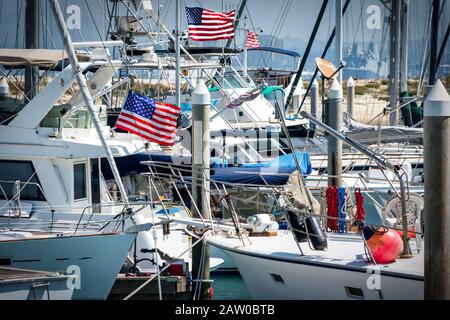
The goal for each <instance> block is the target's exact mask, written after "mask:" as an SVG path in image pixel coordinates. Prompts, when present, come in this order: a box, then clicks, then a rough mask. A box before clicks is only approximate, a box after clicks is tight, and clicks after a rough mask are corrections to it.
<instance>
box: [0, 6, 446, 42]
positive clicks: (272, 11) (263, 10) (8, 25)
mask: <svg viewBox="0 0 450 320" xmlns="http://www.w3.org/2000/svg"><path fill="white" fill-rule="evenodd" d="M106 1H109V0H89V1H88V3H89V8H90V9H91V11H92V12H93V15H94V17H95V19H96V21H97V24H98V25H99V27H100V29H101V30H100V31H103V29H104V28H105V25H106V24H107V23H106V21H107V20H106V9H103V10H102V9H101V7H102V6H103V7H105V2H106ZM40 2H41V7H42V8H43V9H45V8H48V3H47V1H46V0H40ZM334 2H335V1H333V0H330V4H329V5H328V9H327V12H326V14H325V19H324V21H323V23H322V25H321V28H320V31H319V34H318V39H322V40H325V39H327V38H328V36H329V34H330V30H332V28H333V27H334V10H335V9H334ZM342 2H343V3H344V2H345V0H343V1H342ZM430 2H431V0H410V11H411V12H410V18H411V23H410V28H409V31H410V38H412V39H423V37H424V30H425V27H426V21H427V19H428V17H427V12H428V7H429V5H430ZM24 3H25V0H17V1H11V0H0V6H1V10H0V26H1V28H0V41H1V40H3V41H5V40H6V43H11V40H12V39H15V37H16V35H15V33H16V30H17V25H19V30H20V29H22V26H23V18H22V21H20V22H19V24H18V23H17V9H19V10H20V12H21V13H22V14H23V12H24ZM60 3H61V5H62V6H63V7H67V6H68V5H71V4H77V5H79V6H80V7H81V10H82V17H83V24H82V29H81V33H82V34H84V35H85V37H88V38H89V37H90V38H92V37H96V36H97V32H96V31H95V29H94V28H93V24H92V18H91V16H90V14H89V11H88V10H87V6H86V3H85V0H60ZM152 3H153V7H154V8H155V9H156V8H157V7H158V5H162V6H163V9H162V16H163V17H164V18H165V21H166V23H167V25H168V26H170V27H173V26H174V16H175V5H174V4H175V0H153V1H152ZM181 3H182V6H184V5H186V6H201V7H205V8H209V9H212V10H216V11H221V10H222V9H223V10H230V9H231V8H236V7H237V5H238V3H239V1H238V0H223V1H221V0H182V1H181ZM288 3H290V6H288V10H286V15H284V23H282V24H280V23H279V21H280V17H281V16H282V14H281V12H280V11H281V10H282V9H283V8H286V4H288ZM321 3H322V1H320V0H278V1H275V0H248V4H247V10H246V12H245V15H246V16H247V17H248V19H247V21H248V25H249V26H250V27H252V26H254V27H255V28H261V29H262V30H263V31H264V32H263V33H264V34H274V33H278V34H279V36H280V37H281V38H288V39H292V38H293V39H300V40H304V41H306V40H307V38H308V37H309V35H310V33H311V30H312V26H313V24H314V21H315V19H316V17H317V14H318V12H319V8H320V6H321ZM370 5H378V6H379V7H380V8H381V15H382V16H383V15H385V14H386V9H385V8H384V6H383V5H382V4H381V2H380V1H379V0H352V1H351V3H350V6H349V9H348V11H347V14H346V15H345V17H344V29H345V36H346V37H345V38H346V41H350V42H352V41H354V39H357V40H362V39H363V38H364V40H367V39H370V38H372V37H374V38H375V39H381V37H382V30H368V29H367V27H366V21H367V19H368V18H369V14H367V13H366V10H367V8H368V6H370ZM43 11H44V10H43ZM444 12H445V14H444V19H443V22H444V23H443V25H445V27H446V25H447V23H448V21H449V16H450V4H448V3H447V4H446V8H445V9H444ZM42 16H43V17H44V18H46V20H48V19H51V18H50V16H51V15H50V14H49V13H47V14H45V13H43V14H42ZM48 24H49V25H50V24H51V23H48ZM182 24H183V27H184V28H185V27H186V19H185V16H184V10H182ZM83 27H84V28H83ZM445 27H443V28H442V29H443V30H444V29H445ZM97 37H98V36H97Z"/></svg>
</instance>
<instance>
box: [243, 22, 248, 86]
mask: <svg viewBox="0 0 450 320" xmlns="http://www.w3.org/2000/svg"><path fill="white" fill-rule="evenodd" d="M247 39H248V28H247V21H245V23H244V72H243V73H242V74H243V76H244V79H247V78H248V72H247V70H248V50H247Z"/></svg>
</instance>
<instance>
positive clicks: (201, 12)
mask: <svg viewBox="0 0 450 320" xmlns="http://www.w3.org/2000/svg"><path fill="white" fill-rule="evenodd" d="M186 17H187V23H188V25H189V28H188V32H189V37H190V38H191V39H192V40H195V41H213V40H223V39H232V38H233V37H234V26H233V22H234V20H235V11H234V10H233V11H230V12H223V13H222V12H215V11H211V10H208V9H203V8H198V7H196V8H189V7H186Z"/></svg>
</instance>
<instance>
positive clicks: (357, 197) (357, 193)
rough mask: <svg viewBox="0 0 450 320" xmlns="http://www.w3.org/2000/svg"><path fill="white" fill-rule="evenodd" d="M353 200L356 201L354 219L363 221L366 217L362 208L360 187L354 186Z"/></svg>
mask: <svg viewBox="0 0 450 320" xmlns="http://www.w3.org/2000/svg"><path fill="white" fill-rule="evenodd" d="M355 201H356V215H355V220H356V221H357V222H363V221H364V219H365V217H366V210H365V209H364V197H363V195H362V193H361V189H360V188H355Z"/></svg>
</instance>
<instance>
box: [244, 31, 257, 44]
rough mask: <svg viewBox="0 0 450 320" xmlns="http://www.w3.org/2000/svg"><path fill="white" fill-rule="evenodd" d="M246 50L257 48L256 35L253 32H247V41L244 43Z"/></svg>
mask: <svg viewBox="0 0 450 320" xmlns="http://www.w3.org/2000/svg"><path fill="white" fill-rule="evenodd" d="M245 46H246V47H247V48H259V40H258V35H257V34H256V33H254V32H253V31H249V32H248V36H247V41H246V42H245Z"/></svg>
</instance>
